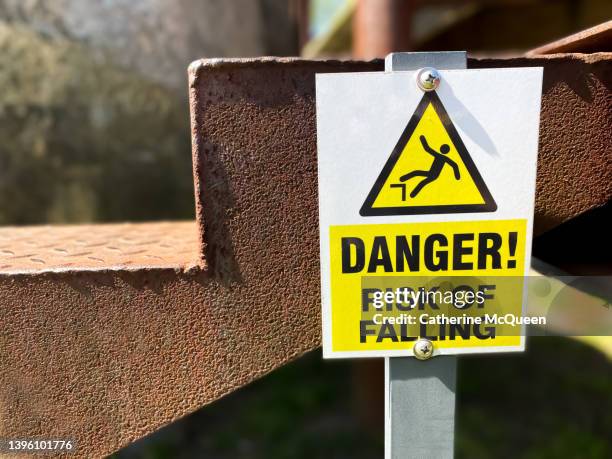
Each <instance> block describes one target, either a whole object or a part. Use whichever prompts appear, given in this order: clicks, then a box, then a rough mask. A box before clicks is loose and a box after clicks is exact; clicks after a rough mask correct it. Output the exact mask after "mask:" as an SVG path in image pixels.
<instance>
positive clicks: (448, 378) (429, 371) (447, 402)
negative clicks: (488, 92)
mask: <svg viewBox="0 0 612 459" xmlns="http://www.w3.org/2000/svg"><path fill="white" fill-rule="evenodd" d="M422 67H434V68H437V69H442V70H443V69H465V68H467V57H466V53H465V52H464V51H458V52H435V53H434V52H432V53H428V52H424V53H391V54H389V55H388V56H387V57H386V59H385V71H387V72H391V71H399V70H417V69H419V68H422ZM456 376H457V357H455V356H438V357H433V358H432V359H430V360H425V361H420V360H417V359H415V358H408V357H391V358H385V385H386V394H385V418H386V419H385V457H386V459H399V458H402V459H406V458H418V459H426V458H427V459H428V458H432V459H445V458H452V457H453V443H454V428H455V388H456V379H457V378H456Z"/></svg>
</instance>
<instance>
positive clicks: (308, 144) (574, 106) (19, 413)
mask: <svg viewBox="0 0 612 459" xmlns="http://www.w3.org/2000/svg"><path fill="white" fill-rule="evenodd" d="M611 57H612V56H611V55H610V54H599V55H594V56H574V55H563V56H550V57H543V58H521V59H510V60H499V59H492V60H470V61H469V64H468V65H469V66H471V67H508V66H527V65H543V66H544V67H545V72H544V75H545V83H544V95H543V110H542V125H541V146H540V149H541V152H540V170H539V174H538V192H537V193H538V196H537V203H536V226H537V231H538V232H542V231H544V230H546V229H548V228H551V227H553V226H555V225H558V224H559V223H561V222H563V221H565V220H567V219H570V218H572V217H573V216H576V215H578V214H580V213H582V212H584V211H586V210H588V209H591V208H593V207H597V206H600V205H602V204H604V203H605V202H607V201H608V200H609V199H610V196H611V194H612V190H611V183H612V181H611V180H610V176H609V171H610V169H611V168H610V154H609V153H610V152H609V145H610V144H611V142H610V141H611V140H612V139H611V138H610V136H611V135H612V134H611V132H612V125H611V123H612V119H611V117H610V112H609V107H610V102H611V100H610V97H611V96H610V91H609V89H608V88H609V87H610V84H611V75H610V59H611ZM382 69H383V63H382V61H373V62H367V63H364V62H338V61H328V62H320V61H302V60H290V59H279V60H276V59H261V60H237V61H222V60H209V61H199V62H197V63H195V64H194V65H192V66H191V68H190V101H191V110H192V129H193V139H194V153H193V154H194V178H195V186H196V206H197V225H196V227H195V230H196V231H197V235H196V236H193V232H192V230H193V228H194V227H193V226H191V225H189V224H180V225H179V226H180V227H178V226H177V227H174V226H173V224H168V226H166V227H164V229H163V230H160V229H159V227H156V226H155V225H153V226H148V225H145V226H132V227H131V228H132V230H130V234H131V235H132V236H130V237H131V239H129V238H125V237H124V234H123V233H122V232H121V231H117V232H115V229H117V228H116V227H115V226H114V225H112V226H109V227H97V226H91V227H86V228H82V227H74V228H60V229H56V228H54V227H48V228H44V229H41V228H35V229H31V228H10V229H4V230H1V231H0V235H1V237H2V239H1V241H2V242H0V245H1V246H2V247H1V248H0V266H1V268H0V310H1V311H2V313H1V314H0V356H1V364H0V437H3V438H7V437H19V438H23V437H38V438H43V437H54V438H62V437H72V438H74V439H75V440H76V442H77V444H78V451H77V456H80V457H99V456H103V455H105V454H109V453H111V452H113V451H115V450H117V449H119V448H121V447H122V446H125V445H126V444H128V443H130V442H132V441H134V440H136V439H137V438H140V437H142V436H144V435H146V434H148V433H150V432H152V431H154V430H156V429H158V428H160V427H161V426H163V425H165V424H167V423H169V422H172V421H173V420H175V419H177V418H179V417H181V416H184V415H186V414H187V413H189V412H192V411H194V410H196V409H198V408H199V407H201V406H203V405H205V404H207V403H210V402H212V401H213V400H215V399H217V398H219V397H221V396H223V395H225V394H227V393H229V392H231V391H233V390H235V389H237V388H239V387H241V386H243V385H245V384H247V383H248V382H250V381H252V380H254V379H256V378H259V377H260V376H262V375H264V374H266V373H267V372H269V371H272V370H273V369H275V368H277V367H279V366H281V365H283V364H284V363H286V362H288V361H290V360H291V359H293V358H296V357H297V356H299V355H301V354H302V353H304V352H306V351H308V350H310V349H313V348H315V347H317V346H318V345H319V343H320V306H319V262H318V222H317V170H316V142H315V138H316V132H315V97H314V75H315V73H317V72H346V71H375V70H382ZM500 109H503V107H501V108H500ZM153 233H155V234H156V236H155V237H154V238H151V237H149V236H150V235H151V234H153ZM171 235H175V236H176V237H174V236H171ZM166 237H167V238H166ZM177 238H178V239H177ZM122 240H123V241H122ZM162 240H163V241H165V242H161V241H162ZM153 241H157V242H153ZM168 241H170V242H169V245H171V246H173V248H174V250H175V251H176V253H173V250H172V249H170V248H168V247H165V245H168ZM117 243H121V244H123V245H122V246H121V247H122V249H121V250H122V251H123V255H125V257H124V256H118V257H116V258H113V256H112V255H111V254H110V253H108V252H109V250H106V249H109V248H110V247H116V248H118V247H117ZM96 244H100V245H96ZM139 244H141V245H140V247H142V248H144V249H142V250H144V251H143V252H140V253H130V251H132V250H134V251H138V249H135V247H138V246H139ZM162 244H164V245H162ZM194 245H195V247H194ZM80 247H83V248H84V251H80V249H79V248H80ZM190 247H192V249H190ZM34 249H36V250H34ZM62 250H64V251H66V252H62ZM110 252H112V250H111V251H110ZM62 253H69V254H72V257H65V256H63V255H61V254H62ZM100 254H107V255H108V256H109V257H110V258H108V259H106V258H104V256H99V255H100ZM174 255H176V256H174ZM41 256H42V257H43V258H40V257H41ZM156 256H159V257H160V258H162V260H159V259H157V258H155V257H156ZM88 257H93V258H101V259H103V260H105V261H104V263H101V262H99V261H97V260H95V259H90V258H88ZM33 258H37V259H39V260H42V261H43V263H40V262H38V261H35V260H33ZM66 258H70V259H72V263H73V264H72V265H71V266H67V265H66ZM20 260H21V261H20ZM130 260H133V261H136V263H135V264H133V265H131V266H130V265H127V262H129V261H130ZM155 260H157V261H155ZM193 260H195V263H193V262H192V261H193ZM68 263H70V261H69V262H68Z"/></svg>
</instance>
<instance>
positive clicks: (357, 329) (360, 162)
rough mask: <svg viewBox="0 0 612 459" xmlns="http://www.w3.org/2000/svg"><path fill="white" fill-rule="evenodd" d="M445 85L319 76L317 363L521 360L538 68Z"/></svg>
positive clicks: (375, 75) (459, 78)
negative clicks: (448, 357)
mask: <svg viewBox="0 0 612 459" xmlns="http://www.w3.org/2000/svg"><path fill="white" fill-rule="evenodd" d="M440 74H441V77H442V79H441V84H440V86H439V87H438V88H437V89H436V90H435V91H432V92H423V91H422V90H420V89H419V88H418V87H417V85H416V83H415V72H388V73H385V72H372V73H336V74H318V75H317V77H316V97H317V143H318V166H319V216H320V241H321V288H322V292H321V293H322V303H323V305H322V306H323V350H324V356H325V357H381V356H388V357H391V356H410V355H413V345H414V342H415V341H416V340H417V339H418V338H427V339H430V340H431V341H432V342H433V343H434V355H435V354H460V353H471V352H499V351H520V350H523V349H524V333H523V329H524V324H521V323H519V322H520V319H522V312H523V304H524V292H523V289H524V280H523V276H524V275H525V274H526V272H527V270H528V268H529V262H530V260H529V255H530V253H531V234H532V225H533V205H534V194H535V178H536V162H537V147H538V126H539V117H540V95H541V88H542V69H541V68H507V69H480V70H446V71H445V70H441V71H440ZM470 292H471V293H470ZM511 316H513V317H515V318H516V319H517V320H516V321H512V320H511ZM507 321H512V322H513V323H512V324H508V323H507Z"/></svg>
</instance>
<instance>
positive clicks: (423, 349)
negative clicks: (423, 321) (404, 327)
mask: <svg viewBox="0 0 612 459" xmlns="http://www.w3.org/2000/svg"><path fill="white" fill-rule="evenodd" d="M412 351H413V353H414V356H415V357H416V358H417V359H419V360H427V359H429V358H431V356H433V351H434V347H433V343H432V342H431V341H429V340H428V339H425V338H421V339H419V340H417V342H416V343H414V347H413V348H412Z"/></svg>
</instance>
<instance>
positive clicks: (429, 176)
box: [399, 135, 461, 200]
mask: <svg viewBox="0 0 612 459" xmlns="http://www.w3.org/2000/svg"><path fill="white" fill-rule="evenodd" d="M419 139H420V140H421V144H422V145H423V149H424V150H425V151H426V152H427V153H429V154H430V155H432V156H433V157H434V160H433V162H432V163H431V167H430V168H429V170H427V171H423V170H416V171H412V172H409V173H407V174H404V175H402V176H401V177H400V181H401V182H406V181H408V180H410V179H411V178H414V177H425V178H424V179H423V180H421V181H420V182H419V183H418V185H417V186H415V187H414V189H413V190H412V191H411V192H410V197H411V198H414V197H416V196H417V195H418V194H419V192H420V191H421V190H422V189H423V188H424V187H425V186H426V185H428V184H430V183H431V182H433V181H435V180H436V179H437V178H438V177H439V176H440V173H441V172H442V169H443V168H444V166H445V165H446V164H448V165H449V166H450V167H452V168H453V172H454V174H455V179H456V180H459V179H460V178H461V174H460V173H459V166H458V165H457V163H456V162H455V161H453V160H452V159H450V158H448V157H446V156H445V155H447V154H448V152H449V151H450V147H449V146H448V145H447V144H442V146H441V147H440V151H439V152H438V151H436V150H434V149H433V148H431V147H430V146H429V144H428V143H427V139H426V138H425V136H424V135H421V136H420V137H419ZM399 186H401V185H399ZM402 198H403V200H405V199H406V198H405V195H402Z"/></svg>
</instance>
